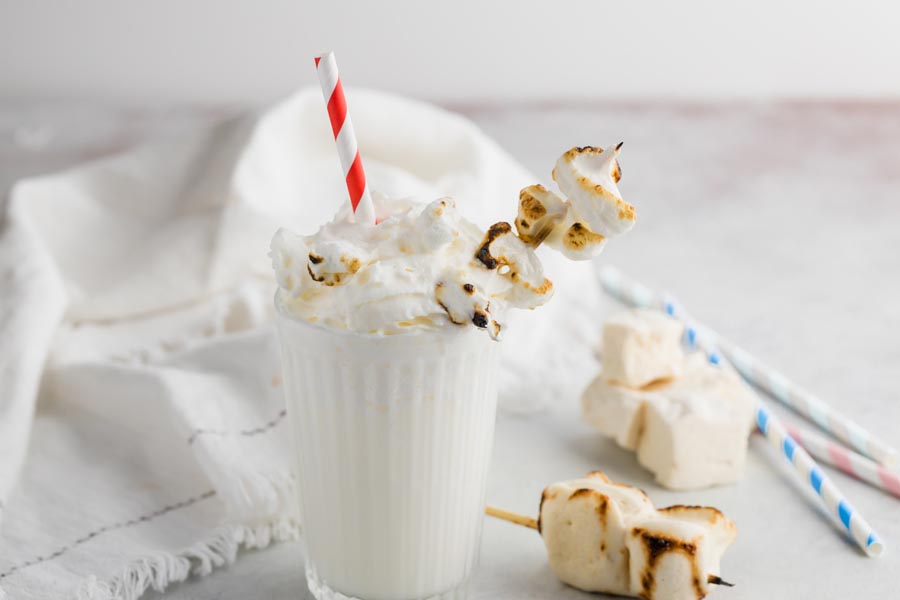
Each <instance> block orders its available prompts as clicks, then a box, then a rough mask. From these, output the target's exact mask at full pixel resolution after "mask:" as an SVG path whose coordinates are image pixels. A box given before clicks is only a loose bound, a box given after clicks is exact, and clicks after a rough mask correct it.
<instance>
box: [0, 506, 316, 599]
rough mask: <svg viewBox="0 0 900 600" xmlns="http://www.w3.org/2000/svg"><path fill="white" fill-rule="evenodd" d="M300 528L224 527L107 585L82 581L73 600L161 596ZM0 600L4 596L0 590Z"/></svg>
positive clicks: (283, 523) (278, 523)
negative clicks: (242, 551)
mask: <svg viewBox="0 0 900 600" xmlns="http://www.w3.org/2000/svg"><path fill="white" fill-rule="evenodd" d="M299 536H300V525H299V523H298V522H297V521H296V520H294V519H292V518H282V519H277V520H275V521H272V522H269V523H265V524H261V525H253V526H250V525H225V526H223V527H220V528H219V529H218V530H217V531H216V532H214V533H213V534H212V536H211V537H209V538H208V539H206V540H204V541H202V542H197V543H196V544H194V545H192V546H190V547H189V548H186V549H184V550H182V551H181V552H178V553H165V552H157V553H154V554H151V555H148V556H145V557H143V558H140V559H138V560H136V561H134V562H133V563H131V564H130V565H128V566H127V567H125V568H124V569H123V570H122V572H121V573H120V574H119V575H118V576H116V577H114V578H112V579H110V580H107V581H100V580H99V579H98V578H97V577H96V576H95V575H91V576H90V577H88V578H87V579H85V580H84V581H83V582H82V583H81V585H80V586H79V588H78V590H77V591H76V593H75V596H74V598H75V600H137V599H138V598H140V597H141V596H142V595H144V593H145V592H147V590H149V589H151V588H152V589H154V590H156V591H157V592H163V591H165V589H166V588H167V587H168V586H169V585H170V584H172V583H179V582H182V581H185V580H186V579H187V578H188V577H189V576H191V575H196V576H198V577H206V576H207V575H209V574H210V573H212V572H213V570H215V569H216V568H218V567H222V566H225V565H230V564H232V563H233V562H234V561H235V559H236V558H237V554H238V551H239V550H240V549H242V548H243V549H261V548H265V547H267V546H269V545H270V544H271V543H273V542H286V541H294V540H296V539H298V538H299ZM0 600H6V594H5V593H4V592H3V590H2V589H0Z"/></svg>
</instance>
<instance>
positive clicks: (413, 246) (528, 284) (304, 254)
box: [270, 195, 553, 338]
mask: <svg viewBox="0 0 900 600" xmlns="http://www.w3.org/2000/svg"><path fill="white" fill-rule="evenodd" d="M375 205H376V212H377V213H378V215H379V218H380V219H381V220H380V222H379V223H378V225H369V224H360V223H352V222H350V221H349V219H348V217H349V211H348V210H346V209H345V210H342V211H341V212H340V213H338V215H337V216H336V217H335V219H334V220H332V221H331V222H330V223H327V224H325V225H324V226H322V227H321V229H320V230H319V231H318V232H317V233H316V234H314V235H311V236H308V237H301V236H298V235H296V234H294V233H291V232H290V231H287V230H285V229H280V230H279V231H278V232H277V233H276V234H275V237H274V238H273V240H272V248H271V253H270V256H271V258H272V266H273V267H274V269H275V275H276V279H277V281H278V286H279V289H278V292H277V300H278V302H279V304H280V306H281V307H282V309H284V310H286V311H287V312H288V313H290V314H291V315H293V316H295V317H298V318H301V319H304V320H306V321H309V322H312V323H321V324H323V325H326V326H329V327H332V328H335V329H345V330H350V331H354V332H357V333H363V334H378V335H392V334H397V333H406V332H415V331H423V330H429V329H437V328H441V327H446V326H447V325H448V324H451V323H452V324H455V325H460V326H462V325H468V324H472V325H474V326H475V327H478V328H481V329H485V330H487V332H488V333H489V334H490V335H491V336H492V337H494V338H498V337H499V336H500V335H501V332H502V331H503V315H504V313H505V311H506V310H507V309H508V308H509V307H516V308H535V307H537V306H540V305H541V304H543V303H545V302H546V301H547V300H549V299H550V297H551V296H552V293H553V285H552V283H551V282H550V280H548V279H547V278H546V277H544V273H543V268H542V266H541V263H540V260H539V259H538V258H537V256H536V255H535V254H534V250H533V249H532V248H531V247H530V246H528V245H526V244H525V243H524V242H522V240H520V239H519V238H518V237H517V236H516V235H515V234H514V233H513V230H512V227H511V226H510V225H509V224H508V223H502V222H501V223H497V224H495V225H493V226H491V227H490V228H489V229H488V231H487V232H485V231H482V230H481V229H479V228H478V227H477V226H476V225H474V224H473V223H471V222H469V221H467V220H466V219H464V218H462V217H461V216H460V215H459V212H458V211H457V209H456V204H455V202H454V201H453V200H452V199H451V198H440V199H438V200H435V201H433V202H431V203H429V204H417V203H414V202H412V201H410V200H389V199H386V198H384V197H380V196H377V195H376V198H375Z"/></svg>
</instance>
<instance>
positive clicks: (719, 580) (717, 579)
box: [706, 575, 734, 587]
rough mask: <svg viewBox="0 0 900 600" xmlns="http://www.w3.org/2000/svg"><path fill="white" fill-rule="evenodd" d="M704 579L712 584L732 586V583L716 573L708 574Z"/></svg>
mask: <svg viewBox="0 0 900 600" xmlns="http://www.w3.org/2000/svg"><path fill="white" fill-rule="evenodd" d="M706 581H708V582H709V583H712V584H714V585H724V586H726V587H734V584H733V583H729V582H727V581H725V580H724V579H722V578H721V577H719V576H718V575H710V576H709V577H707V578H706Z"/></svg>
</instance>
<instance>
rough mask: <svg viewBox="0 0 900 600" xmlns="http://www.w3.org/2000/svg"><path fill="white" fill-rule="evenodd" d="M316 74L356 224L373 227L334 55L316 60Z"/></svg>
mask: <svg viewBox="0 0 900 600" xmlns="http://www.w3.org/2000/svg"><path fill="white" fill-rule="evenodd" d="M316 72H317V73H318V75H319V83H320V84H321V85H322V96H324V98H325V104H326V106H327V107H328V119H329V120H330V121H331V132H332V133H333V134H334V142H335V144H336V145H337V151H338V157H339V158H340V159H341V166H342V167H343V168H344V178H345V181H346V184H347V191H348V192H349V193H350V206H352V207H353V214H354V215H355V217H356V219H357V222H358V223H375V206H374V205H373V204H372V195H371V194H370V193H369V186H368V184H367V183H366V172H365V171H364V170H363V164H362V159H361V158H360V157H359V144H357V142H356V133H355V132H354V131H353V122H352V121H350V113H349V111H348V110H347V99H346V98H345V97H344V86H343V85H342V84H341V76H340V74H339V73H338V67H337V61H335V59H334V52H327V53H325V54H322V55H321V56H317V57H316Z"/></svg>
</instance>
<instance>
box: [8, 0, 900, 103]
mask: <svg viewBox="0 0 900 600" xmlns="http://www.w3.org/2000/svg"><path fill="white" fill-rule="evenodd" d="M898 31H900V4H898V3H896V2H888V1H885V0H879V1H872V0H863V1H855V2H840V1H836V0H822V1H820V2H807V1H780V0H755V1H752V2H747V1H739V2H716V1H705V0H681V1H678V2H658V3H651V2H640V1H634V0H619V1H617V2H608V1H599V0H594V1H563V2H550V1H547V2H533V1H532V2H508V1H497V2H490V1H487V0H485V1H481V2H477V1H472V0H462V1H459V0H456V1H452V2H451V1H447V2H412V1H408V0H407V1H402V2H379V3H375V2H358V3H349V2H326V1H325V0H320V1H317V2H298V1H290V0H265V1H258V2H251V1H248V0H240V1H229V2H221V1H217V0H153V1H149V0H140V1H138V0H134V1H122V0H80V1H77V2H75V1H72V2H51V1H48V0H34V1H26V0H19V1H10V0H0V97H6V98H25V99H30V98H36V97H40V98H48V97H51V98H56V97H62V98H73V97H74V98H90V99H97V98H101V99H110V100H115V101H119V102H121V101H126V102H129V103H137V104H141V105H145V104H147V103H172V102H174V103H185V102H186V103H198V104H209V103H216V104H221V103H225V104H230V103H246V102H253V103H262V102H266V101H269V100H272V99H275V98H277V97H280V96H283V95H285V94H286V93H288V92H290V91H291V90H293V89H294V88H296V87H298V86H300V85H303V84H306V83H311V82H313V78H314V71H313V68H312V66H311V60H312V56H313V55H314V54H315V53H317V52H320V51H322V50H326V49H333V50H335V51H336V52H337V56H338V59H339V63H340V65H341V71H342V74H343V76H344V78H345V80H346V81H347V84H348V85H351V86H352V85H365V86H375V87H380V88H384V89H388V90H391V91H394V92H399V93H405V94H410V95H414V96H418V97H423V98H427V99H432V100H441V101H444V102H450V103H455V104H466V103H477V102H485V101H487V102H497V103H506V102H547V101H568V100H592V99H652V100H659V99H673V98H681V99H683V98H687V99H723V98H724V99H748V98H749V99H767V98H798V97H799V98H817V97H839V98H863V97H870V98H871V97H874V98H879V99H883V98H897V97H900V34H898Z"/></svg>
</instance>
